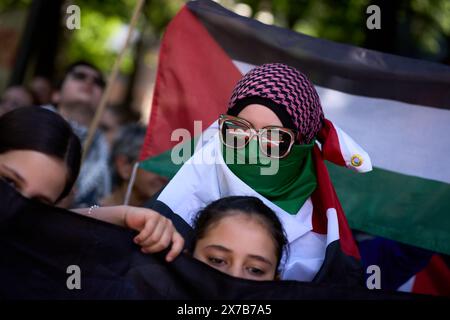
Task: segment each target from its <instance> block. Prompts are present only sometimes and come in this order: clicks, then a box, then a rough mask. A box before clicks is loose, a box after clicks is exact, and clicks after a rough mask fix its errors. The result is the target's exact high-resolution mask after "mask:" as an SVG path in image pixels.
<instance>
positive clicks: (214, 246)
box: [205, 244, 231, 252]
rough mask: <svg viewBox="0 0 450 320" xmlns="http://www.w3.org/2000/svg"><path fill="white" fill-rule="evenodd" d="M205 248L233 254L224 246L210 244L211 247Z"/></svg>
mask: <svg viewBox="0 0 450 320" xmlns="http://www.w3.org/2000/svg"><path fill="white" fill-rule="evenodd" d="M205 248H213V249H217V250H220V251H225V252H231V250H230V249H228V248H226V247H224V246H221V245H218V244H210V245H209V246H206V247H205Z"/></svg>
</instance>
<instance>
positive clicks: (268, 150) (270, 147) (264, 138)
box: [260, 128, 292, 158]
mask: <svg viewBox="0 0 450 320" xmlns="http://www.w3.org/2000/svg"><path fill="white" fill-rule="evenodd" d="M291 142H292V136H291V135H290V134H289V133H287V132H286V131H283V130H280V129H276V128H275V129H267V130H266V131H265V132H263V133H262V135H261V138H260V147H261V150H262V152H263V153H264V154H266V155H267V156H268V157H273V158H282V157H284V156H286V155H287V154H288V153H289V151H290V150H289V149H290V146H291Z"/></svg>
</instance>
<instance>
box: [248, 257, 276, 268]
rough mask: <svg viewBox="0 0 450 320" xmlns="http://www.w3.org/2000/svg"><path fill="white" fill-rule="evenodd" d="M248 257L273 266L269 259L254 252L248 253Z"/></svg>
mask: <svg viewBox="0 0 450 320" xmlns="http://www.w3.org/2000/svg"><path fill="white" fill-rule="evenodd" d="M248 257H249V258H251V259H255V260H258V261H261V262H263V263H266V264H268V265H270V266H273V263H272V262H270V260H269V259H266V258H264V257H262V256H258V255H256V254H249V255H248Z"/></svg>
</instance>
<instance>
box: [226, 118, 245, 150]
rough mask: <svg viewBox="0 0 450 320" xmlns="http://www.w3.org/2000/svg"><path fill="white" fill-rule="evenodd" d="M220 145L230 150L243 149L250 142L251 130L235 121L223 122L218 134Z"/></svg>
mask: <svg viewBox="0 0 450 320" xmlns="http://www.w3.org/2000/svg"><path fill="white" fill-rule="evenodd" d="M220 134H221V138H222V143H223V144H225V145H226V146H227V147H230V148H236V149H239V148H243V147H245V145H247V143H248V142H249V141H250V138H251V135H252V133H251V129H250V128H249V127H248V126H246V125H245V124H243V123H241V122H239V121H235V120H223V123H222V130H221V132H220Z"/></svg>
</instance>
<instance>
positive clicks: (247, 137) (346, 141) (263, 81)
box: [152, 63, 371, 284]
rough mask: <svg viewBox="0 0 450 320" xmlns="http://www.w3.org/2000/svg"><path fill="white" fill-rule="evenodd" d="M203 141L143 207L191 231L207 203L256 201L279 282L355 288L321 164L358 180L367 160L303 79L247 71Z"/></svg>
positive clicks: (350, 245)
mask: <svg viewBox="0 0 450 320" xmlns="http://www.w3.org/2000/svg"><path fill="white" fill-rule="evenodd" d="M206 132H207V133H210V132H213V134H212V137H211V138H207V139H201V140H202V141H203V142H204V143H203V144H202V145H201V144H199V148H197V150H196V152H195V153H194V155H193V156H192V157H191V158H190V159H189V160H188V161H187V162H186V163H185V164H184V165H183V166H182V167H181V169H180V170H179V171H178V173H177V174H176V175H175V177H174V178H173V179H172V180H171V181H170V183H169V184H168V185H167V186H166V187H165V189H164V190H163V191H162V192H161V193H160V194H159V196H158V197H157V199H156V201H155V202H154V203H153V204H152V207H153V208H155V210H159V211H170V212H173V213H175V214H177V215H179V216H181V217H182V218H183V219H184V220H185V221H186V222H187V223H189V224H191V225H192V223H193V217H194V216H195V213H196V212H197V211H198V210H199V209H200V208H202V207H204V206H205V205H207V204H208V203H210V202H212V201H214V200H217V199H219V198H222V197H226V196H242V195H246V196H255V197H258V198H259V199H261V200H262V201H263V202H264V203H265V204H266V205H267V206H268V207H269V208H271V209H272V210H273V211H274V212H276V214H277V216H278V218H279V219H280V220H281V221H282V224H283V227H284V229H285V230H286V233H287V238H288V241H289V250H290V255H289V258H288V259H287V261H286V263H285V264H284V269H283V271H282V278H283V279H295V280H302V281H313V280H314V281H325V280H331V281H333V282H341V283H346V284H351V283H354V282H356V281H358V280H359V279H360V276H361V273H360V269H359V261H358V260H359V253H358V249H357V247H356V245H355V242H354V240H353V238H352V235H351V231H350V229H349V227H348V224H347V221H346V219H345V216H344V214H343V211H342V208H341V206H340V204H339V200H338V199H337V196H336V193H335V191H334V188H333V186H332V184H331V181H330V179H329V176H328V172H327V169H326V167H325V165H324V161H323V160H324V159H327V160H330V161H332V162H334V163H337V164H339V165H343V166H347V167H349V168H352V169H354V170H356V171H359V172H365V171H370V170H371V163H370V159H369V157H368V155H367V154H366V153H365V152H364V150H362V149H361V148H360V147H359V146H358V145H357V144H356V143H355V142H354V141H353V140H352V139H351V138H350V137H349V136H348V135H346V134H345V133H344V132H343V131H342V130H340V129H339V128H337V127H336V126H333V124H332V123H331V122H330V121H328V120H327V119H325V118H324V114H323V111H322V107H321V104H320V100H319V97H318V94H317V92H316V90H315V89H314V87H313V85H312V84H311V82H310V81H309V80H308V78H307V77H306V76H305V75H304V74H302V73H301V72H299V71H298V70H296V69H294V68H292V67H289V66H287V65H284V64H279V63H274V64H266V65H262V66H259V67H256V68H254V69H253V70H251V71H250V72H248V73H247V74H245V75H244V76H243V78H242V79H241V80H240V81H239V82H238V83H237V85H236V87H235V89H234V91H233V93H232V96H231V99H230V102H229V105H228V110H227V112H226V114H223V115H221V116H220V118H219V119H218V121H217V122H215V123H214V124H213V125H212V126H211V127H210V128H209V129H208V130H207V131H206ZM207 133H205V134H204V135H207ZM330 277H332V278H333V279H331V278H330Z"/></svg>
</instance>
